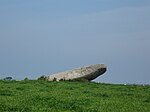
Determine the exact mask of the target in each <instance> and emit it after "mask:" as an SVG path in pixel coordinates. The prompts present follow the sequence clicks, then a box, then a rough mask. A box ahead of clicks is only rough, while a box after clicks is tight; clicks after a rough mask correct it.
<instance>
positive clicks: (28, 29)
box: [0, 0, 150, 84]
mask: <svg viewBox="0 0 150 112" xmlns="http://www.w3.org/2000/svg"><path fill="white" fill-rule="evenodd" d="M149 49H150V2H149V0H43V1H41V0H25V1H23V0H22V1H20V0H13V1H12V0H1V1H0V78H3V77H6V76H12V77H14V78H15V79H24V78H25V77H29V78H30V79H36V78H37V77H39V76H41V75H48V74H53V73H57V72H61V71H65V70H69V69H73V68H76V67H81V66H85V65H90V64H97V63H105V64H107V65H108V71H107V73H105V74H104V75H103V76H101V77H99V78H97V79H96V80H95V81H96V82H106V83H132V84H133V83H138V84H150V71H149V67H150V50H149Z"/></svg>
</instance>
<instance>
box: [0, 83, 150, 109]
mask: <svg viewBox="0 0 150 112" xmlns="http://www.w3.org/2000/svg"><path fill="white" fill-rule="evenodd" d="M0 112H150V86H136V85H115V84H101V83H93V82H63V81H62V82H47V81H0Z"/></svg>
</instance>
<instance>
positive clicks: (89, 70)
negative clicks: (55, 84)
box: [45, 64, 107, 81]
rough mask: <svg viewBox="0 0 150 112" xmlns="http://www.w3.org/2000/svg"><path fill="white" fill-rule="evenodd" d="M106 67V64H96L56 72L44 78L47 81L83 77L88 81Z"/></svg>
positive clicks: (104, 70) (103, 71)
mask: <svg viewBox="0 0 150 112" xmlns="http://www.w3.org/2000/svg"><path fill="white" fill-rule="evenodd" d="M106 69H107V67H106V65H104V64H96V65H90V66H85V67H81V68H77V69H74V70H70V71H65V72H61V73H56V74H53V75H49V76H46V77H45V78H46V80H48V81H53V80H56V81H59V80H74V79H85V80H89V81H90V80H93V79H95V78H97V77H98V76H100V75H102V74H103V73H105V72H106Z"/></svg>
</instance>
